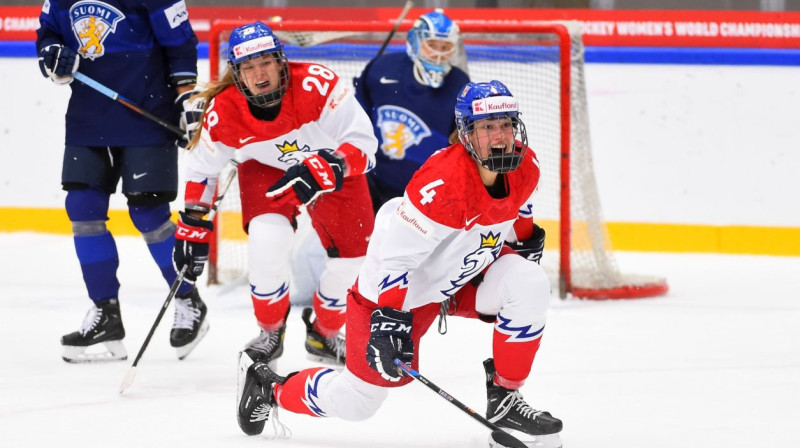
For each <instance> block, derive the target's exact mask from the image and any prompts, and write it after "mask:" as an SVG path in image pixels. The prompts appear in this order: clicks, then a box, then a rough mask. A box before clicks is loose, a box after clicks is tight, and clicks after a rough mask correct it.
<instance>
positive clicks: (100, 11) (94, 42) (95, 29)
mask: <svg viewBox="0 0 800 448" xmlns="http://www.w3.org/2000/svg"><path fill="white" fill-rule="evenodd" d="M69 18H70V21H72V31H73V32H74V33H75V37H76V38H77V39H78V42H80V44H81V48H80V49H79V50H78V53H80V54H81V56H83V57H84V58H87V59H92V60H94V59H97V58H99V57H101V56H103V55H104V54H106V47H105V46H104V45H103V42H104V41H105V40H106V38H107V37H108V36H109V35H111V34H113V33H114V32H115V31H116V30H117V23H119V22H120V21H121V20H123V19H124V18H125V15H124V14H122V12H121V11H120V10H118V9H117V8H115V7H113V6H111V5H108V4H106V3H103V2H98V1H94V0H84V1H81V2H77V3H75V4H74V5H72V7H71V8H70V9H69Z"/></svg>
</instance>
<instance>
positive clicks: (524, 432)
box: [483, 358, 562, 448]
mask: <svg viewBox="0 0 800 448" xmlns="http://www.w3.org/2000/svg"><path fill="white" fill-rule="evenodd" d="M483 368H484V369H485V370H486V398H487V404H486V419H487V420H489V421H490V422H492V423H494V424H496V425H497V426H499V427H501V428H504V429H507V430H508V432H509V433H510V434H511V435H513V436H515V437H516V438H518V439H520V440H521V441H522V442H524V443H525V444H526V445H528V446H535V447H543V448H560V447H561V437H560V436H559V435H558V433H559V432H561V428H562V423H561V420H559V419H557V418H555V417H553V416H552V415H550V413H549V412H545V411H537V410H536V409H533V408H532V407H530V405H528V403H526V402H525V399H524V398H522V394H521V393H520V392H519V391H518V390H511V389H506V388H505V387H502V386H498V385H497V384H495V383H494V376H495V373H496V370H495V368H494V359H492V358H489V359H487V360H486V361H484V362H483Z"/></svg>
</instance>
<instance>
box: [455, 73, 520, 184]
mask: <svg viewBox="0 0 800 448" xmlns="http://www.w3.org/2000/svg"><path fill="white" fill-rule="evenodd" d="M455 114H456V128H457V131H458V139H459V140H460V141H461V144H463V145H464V147H465V148H466V149H467V152H469V154H470V155H471V156H472V158H473V159H475V161H476V162H478V164H479V165H481V166H482V167H484V168H486V169H488V170H490V171H494V172H496V173H507V172H509V171H514V170H515V169H517V168H518V167H519V164H520V162H522V157H523V156H524V155H525V152H526V151H527V150H528V135H527V133H526V132H525V124H523V123H522V121H521V120H520V119H519V103H518V102H517V99H516V98H514V97H513V96H512V95H511V92H510V91H509V90H508V88H507V87H506V86H505V85H504V84H503V83H501V82H500V81H490V82H470V83H468V84H467V85H466V86H464V88H463V89H461V93H459V94H458V98H457V99H456V110H455Z"/></svg>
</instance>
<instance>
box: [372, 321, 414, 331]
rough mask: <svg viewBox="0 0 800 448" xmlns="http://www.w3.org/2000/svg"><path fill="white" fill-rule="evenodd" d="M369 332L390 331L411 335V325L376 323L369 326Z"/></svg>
mask: <svg viewBox="0 0 800 448" xmlns="http://www.w3.org/2000/svg"><path fill="white" fill-rule="evenodd" d="M369 331H370V332H372V331H391V332H392V333H406V334H411V325H406V324H404V323H402V322H376V323H373V324H371V325H370V326H369Z"/></svg>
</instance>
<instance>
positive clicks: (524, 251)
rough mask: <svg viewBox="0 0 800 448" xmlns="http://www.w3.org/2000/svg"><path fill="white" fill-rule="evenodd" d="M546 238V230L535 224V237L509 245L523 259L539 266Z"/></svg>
mask: <svg viewBox="0 0 800 448" xmlns="http://www.w3.org/2000/svg"><path fill="white" fill-rule="evenodd" d="M544 237H545V233H544V229H543V228H541V227H539V226H537V225H536V224H534V225H533V235H531V237H530V238H528V239H527V240H523V241H518V242H516V243H509V244H508V245H509V246H511V248H512V249H514V250H515V251H516V252H517V253H518V254H519V255H520V256H521V257H523V258H525V259H527V260H531V261H534V262H536V263H537V264H539V262H540V261H541V260H542V252H544Z"/></svg>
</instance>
